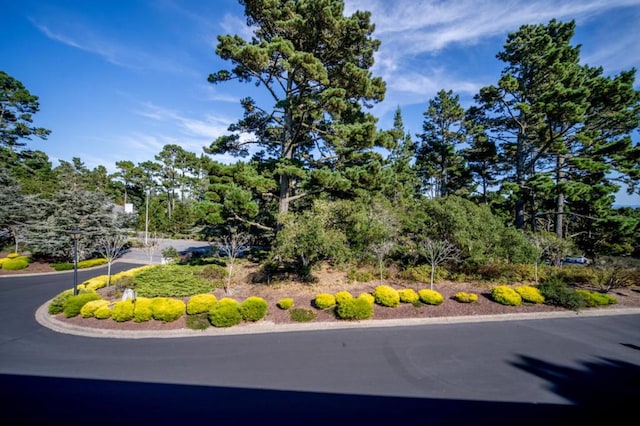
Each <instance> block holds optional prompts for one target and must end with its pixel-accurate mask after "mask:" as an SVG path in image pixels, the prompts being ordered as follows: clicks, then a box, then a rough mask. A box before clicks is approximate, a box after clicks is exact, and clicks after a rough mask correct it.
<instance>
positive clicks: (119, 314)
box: [111, 299, 135, 322]
mask: <svg viewBox="0 0 640 426" xmlns="http://www.w3.org/2000/svg"><path fill="white" fill-rule="evenodd" d="M134 307H135V306H134V304H133V300H131V299H128V300H120V301H118V302H116V303H115V304H114V305H113V308H111V319H113V320H114V321H117V322H125V321H131V320H132V319H133V313H134Z"/></svg>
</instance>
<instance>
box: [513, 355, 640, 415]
mask: <svg viewBox="0 0 640 426" xmlns="http://www.w3.org/2000/svg"><path fill="white" fill-rule="evenodd" d="M622 345H623V346H626V347H629V344H625V343H622ZM631 346H633V345H631ZM632 349H633V348H632ZM512 364H513V365H514V366H516V367H518V368H520V369H522V370H524V371H527V372H528V373H531V374H533V375H535V376H537V377H541V378H543V379H545V380H547V381H548V383H549V388H550V390H551V391H553V392H554V393H556V394H557V395H560V396H562V397H563V398H565V399H566V400H568V401H572V402H573V403H574V404H576V405H578V406H581V407H602V408H604V407H611V406H614V407H618V408H619V409H621V410H624V411H628V412H629V413H631V412H636V411H637V410H636V409H635V406H636V405H637V404H638V403H639V402H640V366H638V365H635V364H631V363H628V362H625V361H618V360H614V359H608V358H597V361H583V362H582V363H581V366H582V368H570V367H566V366H561V365H556V364H552V363H549V362H547V361H542V360H539V359H536V358H532V357H529V356H525V355H520V356H519V360H518V361H516V362H512Z"/></svg>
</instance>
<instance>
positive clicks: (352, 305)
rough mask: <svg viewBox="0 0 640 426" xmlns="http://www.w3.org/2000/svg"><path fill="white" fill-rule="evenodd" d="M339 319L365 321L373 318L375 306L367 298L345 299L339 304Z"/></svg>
mask: <svg viewBox="0 0 640 426" xmlns="http://www.w3.org/2000/svg"><path fill="white" fill-rule="evenodd" d="M336 315H337V316H338V318H341V319H345V320H364V319H368V318H371V317H372V316H373V305H372V304H371V303H369V301H368V300H367V299H366V298H360V297H358V298H353V297H352V298H351V299H345V300H343V301H342V302H340V303H338V307H337V309H336Z"/></svg>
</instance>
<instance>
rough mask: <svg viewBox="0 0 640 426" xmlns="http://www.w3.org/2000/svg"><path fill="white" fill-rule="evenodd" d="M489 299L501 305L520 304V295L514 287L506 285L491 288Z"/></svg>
mask: <svg viewBox="0 0 640 426" xmlns="http://www.w3.org/2000/svg"><path fill="white" fill-rule="evenodd" d="M491 299H493V301H494V302H498V303H500V304H501V305H509V306H519V305H521V304H522V297H520V295H519V294H518V293H517V292H516V291H515V290H514V289H512V288H511V287H507V286H506V285H499V286H496V287H494V288H492V289H491Z"/></svg>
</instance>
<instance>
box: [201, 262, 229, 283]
mask: <svg viewBox="0 0 640 426" xmlns="http://www.w3.org/2000/svg"><path fill="white" fill-rule="evenodd" d="M196 275H197V276H199V277H201V278H204V279H205V280H209V281H214V280H218V281H219V280H223V279H225V278H227V269H226V268H224V267H222V266H220V265H205V266H203V267H202V269H201V270H199V271H198V272H196Z"/></svg>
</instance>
